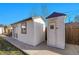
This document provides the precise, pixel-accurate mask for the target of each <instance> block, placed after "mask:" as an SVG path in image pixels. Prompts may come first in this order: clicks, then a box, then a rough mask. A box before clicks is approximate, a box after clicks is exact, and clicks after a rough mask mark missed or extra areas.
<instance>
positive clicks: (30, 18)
mask: <svg viewBox="0 0 79 59" xmlns="http://www.w3.org/2000/svg"><path fill="white" fill-rule="evenodd" d="M28 20H32V17H29V18H27V19H23V20H21V21H18V22H15V23H13V24H11V25H14V24H17V23H21V22H24V21H28Z"/></svg>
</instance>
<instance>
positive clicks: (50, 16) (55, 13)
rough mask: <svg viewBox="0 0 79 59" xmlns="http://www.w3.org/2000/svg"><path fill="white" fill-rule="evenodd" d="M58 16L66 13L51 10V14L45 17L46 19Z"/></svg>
mask: <svg viewBox="0 0 79 59" xmlns="http://www.w3.org/2000/svg"><path fill="white" fill-rule="evenodd" d="M59 16H66V14H64V13H59V12H53V13H52V14H51V15H49V16H48V17H46V19H48V18H53V17H59Z"/></svg>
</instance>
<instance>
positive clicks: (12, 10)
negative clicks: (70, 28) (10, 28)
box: [0, 3, 79, 25]
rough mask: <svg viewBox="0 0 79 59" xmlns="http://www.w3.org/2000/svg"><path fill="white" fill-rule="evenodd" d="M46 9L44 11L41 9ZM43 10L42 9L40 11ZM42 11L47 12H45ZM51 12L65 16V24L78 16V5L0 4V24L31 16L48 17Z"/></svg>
mask: <svg viewBox="0 0 79 59" xmlns="http://www.w3.org/2000/svg"><path fill="white" fill-rule="evenodd" d="M44 6H45V7H47V8H46V9H45V8H43V7H44ZM42 8H43V9H42ZM44 9H45V10H46V11H47V12H45V11H44ZM53 12H62V13H65V14H67V19H66V21H65V22H69V20H70V21H73V19H74V17H75V16H76V15H79V4H76V3H51V4H50V3H47V4H42V3H39V4H38V3H37V4H36V3H23V4H22V3H16V4H14V3H1V4H0V24H7V25H8V24H11V23H14V22H17V21H20V20H22V19H25V18H28V17H31V16H32V15H37V16H43V15H46V16H47V15H50V14H51V13H53Z"/></svg>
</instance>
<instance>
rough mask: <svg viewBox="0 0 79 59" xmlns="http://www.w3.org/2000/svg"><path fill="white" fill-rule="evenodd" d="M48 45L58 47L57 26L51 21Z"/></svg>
mask: <svg viewBox="0 0 79 59" xmlns="http://www.w3.org/2000/svg"><path fill="white" fill-rule="evenodd" d="M47 43H48V45H50V46H53V47H56V46H55V45H56V26H55V23H49V25H48V40H47Z"/></svg>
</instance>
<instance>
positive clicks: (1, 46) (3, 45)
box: [0, 37, 25, 55]
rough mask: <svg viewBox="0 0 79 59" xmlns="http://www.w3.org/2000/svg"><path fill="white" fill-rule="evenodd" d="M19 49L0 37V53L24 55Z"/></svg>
mask: <svg viewBox="0 0 79 59" xmlns="http://www.w3.org/2000/svg"><path fill="white" fill-rule="evenodd" d="M24 54H25V53H23V52H22V51H21V50H19V49H18V48H16V47H15V46H13V45H12V44H10V43H9V42H7V41H6V40H4V39H3V38H2V37H0V55H24Z"/></svg>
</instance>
